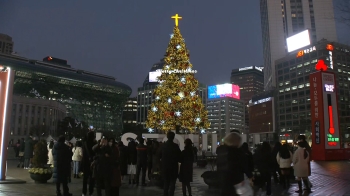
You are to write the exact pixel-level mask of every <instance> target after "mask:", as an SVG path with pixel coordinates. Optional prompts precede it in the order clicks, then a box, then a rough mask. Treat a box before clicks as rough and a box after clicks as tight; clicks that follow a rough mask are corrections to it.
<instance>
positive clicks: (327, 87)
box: [324, 84, 334, 93]
mask: <svg viewBox="0 0 350 196" xmlns="http://www.w3.org/2000/svg"><path fill="white" fill-rule="evenodd" d="M324 91H326V92H332V93H333V92H334V85H333V84H325V85H324Z"/></svg>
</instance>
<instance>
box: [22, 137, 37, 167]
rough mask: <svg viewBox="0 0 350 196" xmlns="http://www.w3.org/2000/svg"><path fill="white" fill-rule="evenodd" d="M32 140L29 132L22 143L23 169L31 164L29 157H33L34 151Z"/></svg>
mask: <svg viewBox="0 0 350 196" xmlns="http://www.w3.org/2000/svg"><path fill="white" fill-rule="evenodd" d="M34 144H35V142H34V140H33V136H32V134H30V135H29V136H28V137H27V138H26V141H25V144H24V146H25V147H24V169H29V167H30V166H31V159H32V158H33V152H34Z"/></svg>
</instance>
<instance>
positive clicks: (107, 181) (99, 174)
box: [92, 138, 112, 196]
mask: <svg viewBox="0 0 350 196" xmlns="http://www.w3.org/2000/svg"><path fill="white" fill-rule="evenodd" d="M92 150H93V151H95V153H96V156H95V160H94V163H93V165H94V170H95V171H94V172H95V179H96V190H97V196H102V189H105V195H106V196H111V188H112V182H111V181H112V175H111V171H112V148H111V147H110V146H109V145H108V139H106V138H102V139H101V142H100V143H99V144H96V145H95V146H94V147H92Z"/></svg>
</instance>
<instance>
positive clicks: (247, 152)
mask: <svg viewBox="0 0 350 196" xmlns="http://www.w3.org/2000/svg"><path fill="white" fill-rule="evenodd" d="M241 149H242V151H243V152H244V154H245V155H246V158H247V159H246V160H247V164H248V169H249V171H250V172H253V171H254V159H253V154H252V152H250V150H249V145H248V143H247V142H244V143H243V144H242V146H241Z"/></svg>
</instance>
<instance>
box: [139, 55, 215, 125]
mask: <svg viewBox="0 0 350 196" xmlns="http://www.w3.org/2000/svg"><path fill="white" fill-rule="evenodd" d="M164 64H165V62H164V60H163V59H161V60H160V62H158V63H155V64H154V65H153V66H152V68H151V70H150V72H149V73H148V75H147V77H146V79H145V80H144V82H143V86H142V87H140V88H138V89H137V91H138V95H137V115H136V119H137V124H141V125H143V127H144V128H146V127H145V125H146V120H147V115H148V110H149V109H150V108H151V104H152V102H153V100H154V99H155V97H154V96H153V91H154V89H156V88H157V85H158V82H157V80H156V77H154V75H153V74H154V73H160V72H157V70H159V69H163V66H164ZM198 95H199V96H200V97H201V99H202V103H203V105H204V107H206V104H207V96H208V93H207V86H206V85H204V84H200V83H199V86H198Z"/></svg>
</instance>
